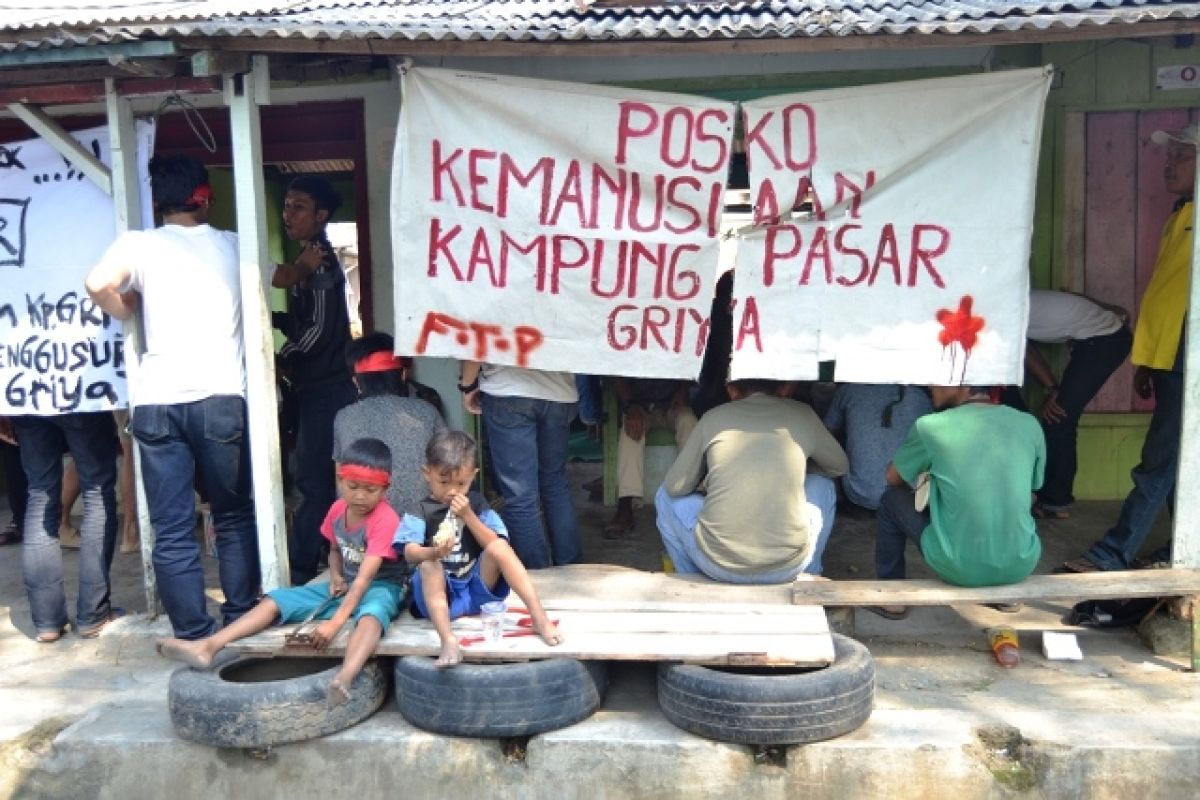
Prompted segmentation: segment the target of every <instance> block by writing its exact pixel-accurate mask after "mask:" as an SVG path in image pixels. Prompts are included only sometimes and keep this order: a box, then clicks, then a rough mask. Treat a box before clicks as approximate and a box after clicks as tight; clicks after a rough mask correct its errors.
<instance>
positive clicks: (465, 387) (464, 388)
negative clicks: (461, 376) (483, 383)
mask: <svg viewBox="0 0 1200 800" xmlns="http://www.w3.org/2000/svg"><path fill="white" fill-rule="evenodd" d="M478 388H479V377H478V376H476V378H475V380H473V381H471V382H470V383H466V384H463V383H460V384H458V390H459V391H460V392H462V393H463V394H469V393H470V392H473V391H475V390H476V389H478Z"/></svg>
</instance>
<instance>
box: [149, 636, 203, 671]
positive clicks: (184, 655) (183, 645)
mask: <svg viewBox="0 0 1200 800" xmlns="http://www.w3.org/2000/svg"><path fill="white" fill-rule="evenodd" d="M154 646H155V648H156V649H157V650H158V654H159V655H160V656H162V657H163V658H169V659H171V660H172V661H180V662H183V663H184V664H187V665H188V666H189V667H195V668H196V669H208V668H209V667H211V666H212V661H213V656H212V653H209V652H208V648H207V647H205V646H204V642H203V641H199V642H189V641H187V640H185V639H159V640H158V641H157V642H156V643H155V645H154Z"/></svg>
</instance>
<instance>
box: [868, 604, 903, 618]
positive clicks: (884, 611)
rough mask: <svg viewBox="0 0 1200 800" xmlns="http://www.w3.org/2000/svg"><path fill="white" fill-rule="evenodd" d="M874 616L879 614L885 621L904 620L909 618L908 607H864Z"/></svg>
mask: <svg viewBox="0 0 1200 800" xmlns="http://www.w3.org/2000/svg"><path fill="white" fill-rule="evenodd" d="M863 607H864V608H865V609H866V610H867V611H870V612H871V613H872V614H878V615H879V616H881V617H883V618H884V619H904V618H905V617H907V616H908V606H863Z"/></svg>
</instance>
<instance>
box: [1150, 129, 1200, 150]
mask: <svg viewBox="0 0 1200 800" xmlns="http://www.w3.org/2000/svg"><path fill="white" fill-rule="evenodd" d="M1150 141H1152V142H1154V143H1155V144H1166V143H1167V142H1183V143H1184V144H1190V145H1194V146H1196V147H1200V125H1188V126H1187V127H1186V128H1180V129H1179V130H1177V131H1155V132H1154V133H1152V134H1150Z"/></svg>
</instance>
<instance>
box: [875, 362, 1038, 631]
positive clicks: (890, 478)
mask: <svg viewBox="0 0 1200 800" xmlns="http://www.w3.org/2000/svg"><path fill="white" fill-rule="evenodd" d="M932 393H933V406H934V408H935V409H938V411H939V412H940V413H937V414H927V415H925V416H924V417H921V418H920V419H918V420H917V421H916V423H914V424H913V427H912V430H911V431H909V434H908V437H907V438H906V439H905V440H904V443H903V444H901V445H900V450H899V451H898V452H897V453H896V456H895V458H893V459H892V463H891V464H889V465H888V470H887V482H888V485H889V487H891V488H889V489H888V490H887V491H886V492H884V495H883V499H882V501H881V502H880V505H879V517H878V530H877V533H876V537H875V572H876V576H877V577H878V578H880V579H881V580H892V579H899V578H903V577H904V547H905V544H906V543H907V541H908V540H909V539H911V540H912V541H914V542H916V544H917V546H918V547H919V548H920V549H921V555H922V556H924V558H925V561H926V562H927V563H928V564H929V566H930V567H931V568H932V569H933V571H934V572H936V573H937V574H938V576H939V577H940V578H941V579H942V580H944V581H946V582H947V583H952V584H956V585H958V586H997V585H1001V584H1007V583H1018V582H1019V581H1022V580H1024V579H1025V578H1026V577H1028V576H1029V574H1030V573H1031V572H1033V569H1034V567H1036V566H1037V562H1038V558H1039V556H1041V552H1042V546H1041V542H1040V541H1039V540H1038V536H1037V529H1036V527H1035V525H1034V521H1033V516H1032V514H1030V505H1031V503H1032V501H1033V496H1032V493H1033V491H1034V490H1036V489H1038V488H1040V487H1041V485H1042V475H1043V471H1044V469H1045V463H1046V442H1045V439H1044V438H1043V436H1042V429H1041V426H1040V425H1038V422H1037V420H1036V419H1035V418H1034V417H1033V416H1032V415H1030V414H1026V413H1023V412H1020V411H1017V410H1015V409H1012V408H1009V407H1007V406H999V405H993V404H992V402H991V398H990V396H989V393H988V388H987V387H973V386H934V387H933V389H932ZM922 473H928V491H929V502H928V508H926V509H925V510H923V511H918V510H917V509H916V507H915V505H914V495H913V491H912V490H911V489H909V485H914V486H915V485H917V484H918V477H919V476H921V474H922ZM906 484H908V485H906ZM872 610H873V611H875V612H876V613H879V614H882V615H883V616H885V617H888V618H892V619H899V618H901V617H903V616H904V615H905V613H906V612H907V609H906V608H904V606H879V607H877V608H874V609H872Z"/></svg>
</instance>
